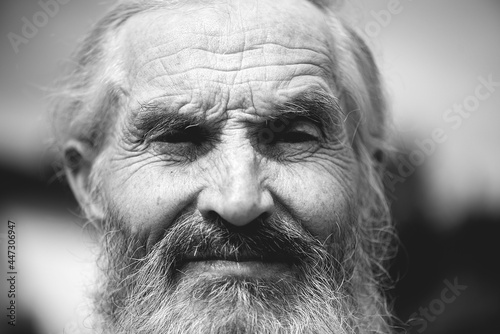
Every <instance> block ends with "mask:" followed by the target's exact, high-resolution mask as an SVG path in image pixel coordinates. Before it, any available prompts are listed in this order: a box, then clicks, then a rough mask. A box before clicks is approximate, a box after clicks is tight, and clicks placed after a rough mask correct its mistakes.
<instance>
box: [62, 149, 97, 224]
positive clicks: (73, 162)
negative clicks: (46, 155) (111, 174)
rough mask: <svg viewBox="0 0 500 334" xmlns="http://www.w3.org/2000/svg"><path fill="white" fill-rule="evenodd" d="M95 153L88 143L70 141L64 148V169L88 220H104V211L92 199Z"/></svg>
mask: <svg viewBox="0 0 500 334" xmlns="http://www.w3.org/2000/svg"><path fill="white" fill-rule="evenodd" d="M94 151H95V150H94V149H93V148H92V147H91V146H90V144H88V143H84V142H81V141H77V140H70V141H68V142H67V143H66V145H65V146H64V169H65V172H66V178H67V180H68V183H69V185H70V187H71V190H72V191H73V194H74V195H75V198H76V200H77V201H78V203H79V204H80V207H81V208H82V209H83V210H84V211H85V213H86V214H87V216H88V218H92V219H102V218H104V210H103V209H102V207H101V206H100V205H99V203H95V201H94V199H93V198H92V193H91V192H92V189H91V187H90V182H89V180H90V173H91V171H92V167H93V163H94V160H95V152H94Z"/></svg>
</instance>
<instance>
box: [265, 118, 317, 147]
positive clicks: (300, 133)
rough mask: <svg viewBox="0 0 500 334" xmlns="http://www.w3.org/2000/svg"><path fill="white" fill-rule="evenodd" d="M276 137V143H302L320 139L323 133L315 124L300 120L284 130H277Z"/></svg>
mask: <svg viewBox="0 0 500 334" xmlns="http://www.w3.org/2000/svg"><path fill="white" fill-rule="evenodd" d="M274 137H275V138H274V142H275V143H288V144H300V143H307V142H317V141H319V139H320V137H321V133H320V130H319V129H318V127H317V126H316V125H314V124H310V123H306V122H298V123H295V124H291V125H290V126H289V127H288V128H286V129H284V130H283V131H276V132H275V134H274Z"/></svg>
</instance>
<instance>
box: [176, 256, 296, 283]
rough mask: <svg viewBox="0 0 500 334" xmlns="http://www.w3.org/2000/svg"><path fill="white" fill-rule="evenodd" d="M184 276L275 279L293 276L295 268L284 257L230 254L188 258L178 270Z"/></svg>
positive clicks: (289, 260)
mask: <svg viewBox="0 0 500 334" xmlns="http://www.w3.org/2000/svg"><path fill="white" fill-rule="evenodd" d="M178 271H179V272H180V273H181V274H183V275H196V276H198V277H217V276H219V277H224V276H233V277H242V278H273V277H275V278H276V277H283V275H287V276H288V275H293V273H294V272H295V266H294V265H293V261H292V260H291V259H290V258H286V257H283V256H255V255H251V254H228V255H224V256H215V255H205V256H193V255H191V256H186V257H184V259H183V261H182V263H181V266H180V268H179V270H178Z"/></svg>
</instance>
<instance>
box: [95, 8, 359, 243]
mask: <svg viewBox="0 0 500 334" xmlns="http://www.w3.org/2000/svg"><path fill="white" fill-rule="evenodd" d="M278 3H279V2H272V3H268V2H257V1H255V2H253V1H250V2H248V1H245V2H244V1H238V2H233V3H232V4H231V5H228V4H224V5H219V6H217V5H214V6H211V7H205V8H202V9H201V10H200V9H198V10H197V11H190V10H189V9H188V10H186V8H183V9H182V10H181V11H180V12H181V13H182V14H180V13H179V11H175V10H172V11H167V10H162V11H155V12H148V13H144V14H140V15H138V16H136V17H133V18H131V19H130V20H129V21H128V22H127V23H126V25H125V26H124V27H123V29H121V32H120V35H119V38H118V42H117V45H119V47H118V50H117V53H119V54H120V55H119V56H117V57H121V58H122V59H121V62H122V64H123V68H125V69H126V70H125V72H124V73H122V75H123V76H124V77H125V79H123V80H124V82H125V87H124V88H125V90H126V91H128V94H129V96H128V99H127V100H128V105H127V106H126V107H125V108H124V109H123V110H120V114H119V120H118V122H117V123H116V124H117V125H116V129H115V134H114V136H113V137H112V139H111V141H110V143H109V144H108V146H107V148H106V149H105V151H104V152H103V153H102V154H101V156H102V157H103V159H102V160H101V161H100V162H99V165H98V170H99V173H100V174H101V175H102V180H103V181H102V192H103V193H104V194H106V197H107V200H108V201H109V202H110V203H111V205H112V206H113V207H115V208H116V209H117V211H118V214H119V215H120V217H122V219H123V220H124V221H127V222H130V223H131V224H132V226H130V228H131V230H133V231H135V232H137V233H140V234H141V235H143V236H144V237H146V238H147V240H148V247H150V246H151V245H153V244H154V243H156V242H157V241H158V238H160V237H161V234H162V232H163V231H164V229H167V228H168V227H169V225H170V224H171V223H172V221H173V220H174V219H175V218H176V217H178V216H179V215H180V214H183V213H186V212H189V213H195V214H199V215H201V216H206V215H209V214H213V213H216V214H218V215H219V216H220V217H222V218H223V219H224V220H225V221H227V222H228V223H230V224H232V225H234V226H236V227H242V226H246V225H248V224H251V222H252V221H254V220H255V219H256V218H257V217H261V216H262V217H266V216H270V215H272V214H274V213H281V214H284V215H289V216H292V217H295V218H297V219H298V220H299V221H302V222H303V224H304V228H305V229H306V230H308V231H309V232H310V233H311V234H312V235H314V236H316V237H317V238H318V239H320V240H322V241H324V242H326V243H327V242H328V240H329V238H330V235H331V234H334V235H335V234H338V233H340V232H341V231H342V230H343V229H346V228H348V227H346V226H339V224H338V223H340V224H342V223H345V224H347V222H349V221H351V220H352V219H351V220H350V219H348V217H349V215H351V214H352V212H353V210H355V198H356V193H355V192H356V177H357V169H356V161H355V159H354V153H353V151H352V148H351V147H350V145H349V144H346V142H348V141H346V140H345V139H346V138H347V137H348V136H349V134H348V133H347V130H346V128H345V126H344V124H343V123H340V125H339V126H338V127H336V128H334V129H328V130H329V131H328V132H326V133H324V132H323V131H321V130H320V128H319V126H318V124H317V123H315V122H313V121H310V120H308V119H300V120H293V121H292V122H291V123H290V125H289V126H288V127H287V128H286V129H285V130H283V131H281V132H280V133H279V134H280V139H279V140H276V141H275V142H272V143H266V142H264V143H262V142H259V140H258V134H259V129H262V128H264V127H265V126H266V123H265V120H266V116H270V115H274V116H279V112H277V110H276V108H274V106H275V105H276V104H279V103H286V102H288V101H291V100H292V99H293V98H294V97H295V96H297V95H299V94H301V93H304V92H322V93H324V94H326V95H329V96H331V97H333V98H335V95H336V92H335V87H334V83H333V79H332V78H333V66H334V61H335V59H332V51H331V46H330V45H329V43H330V42H332V41H334V38H333V37H332V36H330V34H329V30H328V27H327V25H326V22H322V21H321V20H318V18H321V17H323V14H322V13H320V12H319V10H318V9H317V8H315V7H314V6H313V5H311V4H308V3H303V2H297V3H293V4H292V3H287V5H286V6H281V8H280V5H279V4H278ZM297 13H300V15H297ZM121 84H123V81H122V82H121ZM151 105H160V106H163V107H165V106H166V108H165V109H166V110H161V111H160V112H162V113H172V114H179V115H181V114H182V115H190V116H195V117H198V118H199V119H202V120H203V122H204V123H203V128H204V131H205V132H206V133H208V135H207V136H206V137H209V139H207V138H202V139H201V140H200V143H197V144H196V145H195V144H193V143H192V141H191V139H186V137H180V139H179V137H176V136H177V134H174V135H173V136H170V135H167V136H164V134H163V133H159V134H158V135H154V136H151V137H153V138H150V139H146V140H142V139H144V137H145V136H144V132H147V131H148V130H150V129H149V128H147V127H146V130H144V129H142V128H141V126H137V124H138V120H139V119H141V117H145V115H146V114H147V113H148V112H154V111H151V110H150V109H151V108H149V109H148V108H146V107H145V106H151ZM338 112H339V113H340V111H338ZM335 116H341V115H335ZM160 118H161V117H160ZM342 119H343V118H342ZM281 134H287V135H284V136H283V137H282V138H281ZM180 135H181V136H183V134H182V133H181V134H180ZM188 135H189V134H188Z"/></svg>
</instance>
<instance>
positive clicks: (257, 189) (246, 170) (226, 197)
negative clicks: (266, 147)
mask: <svg viewBox="0 0 500 334" xmlns="http://www.w3.org/2000/svg"><path fill="white" fill-rule="evenodd" d="M212 169H213V170H217V171H218V174H221V172H222V174H223V175H218V176H216V177H215V179H218V180H219V181H216V182H214V184H211V185H209V187H207V188H206V189H204V190H203V191H202V192H201V193H200V194H199V196H198V204H197V206H198V210H199V211H200V213H201V214H202V215H203V216H204V217H207V216H208V215H210V214H213V213H216V214H217V215H219V216H220V217H221V218H223V219H224V220H225V221H226V222H228V223H229V224H232V225H234V226H237V227H242V226H245V225H247V224H249V223H251V222H252V221H254V220H255V219H256V218H258V217H260V216H263V217H267V216H269V215H271V214H272V212H273V211H274V201H273V198H272V196H271V193H270V192H269V191H268V190H266V189H265V188H264V187H263V185H262V182H261V180H260V177H259V167H258V162H257V161H256V159H255V157H254V156H253V155H252V154H251V153H250V154H245V153H243V152H239V154H237V155H233V156H232V159H231V161H230V162H229V163H227V166H226V167H225V168H222V169H220V168H217V167H214V168H212ZM210 179H212V180H213V179H214V178H210Z"/></svg>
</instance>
